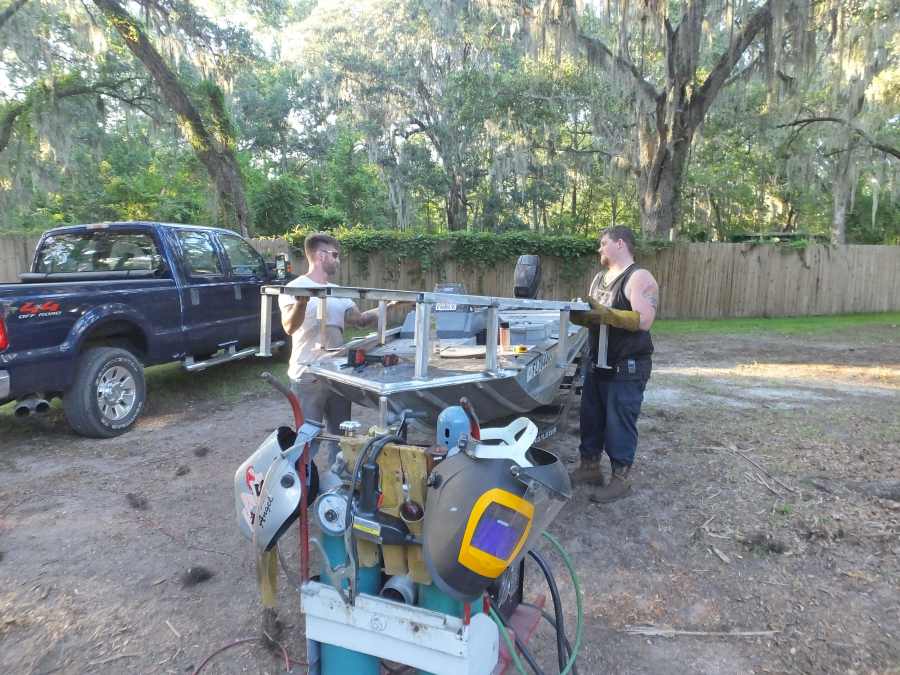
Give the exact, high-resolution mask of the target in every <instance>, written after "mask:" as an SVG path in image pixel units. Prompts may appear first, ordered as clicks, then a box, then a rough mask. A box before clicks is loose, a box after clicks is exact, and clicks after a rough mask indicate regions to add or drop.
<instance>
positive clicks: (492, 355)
mask: <svg viewBox="0 0 900 675" xmlns="http://www.w3.org/2000/svg"><path fill="white" fill-rule="evenodd" d="M499 320H500V315H499V313H498V311H497V305H491V306H490V307H488V310H487V318H486V319H485V328H486V329H487V331H486V334H485V344H484V369H485V370H486V371H488V372H489V373H496V372H497V330H498V327H499V326H498V322H499Z"/></svg>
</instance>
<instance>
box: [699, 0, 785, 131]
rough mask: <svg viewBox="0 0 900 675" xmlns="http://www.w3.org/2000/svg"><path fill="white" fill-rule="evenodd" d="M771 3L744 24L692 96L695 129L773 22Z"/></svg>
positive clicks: (770, 0)
mask: <svg viewBox="0 0 900 675" xmlns="http://www.w3.org/2000/svg"><path fill="white" fill-rule="evenodd" d="M771 3H772V0H768V2H766V4H764V5H763V6H762V7H760V8H759V9H758V10H756V11H755V12H754V13H753V14H752V15H751V16H750V18H749V19H748V21H747V23H745V24H744V27H743V28H741V30H740V32H739V33H738V34H737V35H735V37H734V40H732V42H731V44H730V45H729V46H728V51H726V52H725V53H724V54H722V56H720V57H719V61H718V63H716V66H715V68H713V69H712V72H710V74H709V75H708V76H707V78H706V80H704V82H703V84H702V85H700V88H699V89H698V90H697V91H696V92H695V93H694V94H693V95H692V96H691V99H690V103H689V113H688V119H689V122H690V124H691V127H692V128H693V129H696V128H697V127H698V126H699V125H700V123H701V122H702V121H703V119H704V117H706V113H707V112H708V111H709V108H710V106H711V105H712V104H713V101H714V100H715V99H716V96H718V94H719V92H720V91H721V90H722V87H723V85H724V84H725V82H726V80H727V79H728V76H729V75H730V74H731V71H732V70H733V69H734V66H735V65H736V64H737V62H738V60H739V59H740V58H741V55H742V54H743V53H744V51H745V50H746V49H747V47H749V46H750V43H751V42H753V40H754V39H755V38H756V34H757V33H759V31H761V30H762V29H763V28H765V27H766V26H767V25H768V24H769V23H770V22H771V21H772V12H771V9H770V5H771Z"/></svg>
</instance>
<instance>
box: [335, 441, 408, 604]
mask: <svg viewBox="0 0 900 675" xmlns="http://www.w3.org/2000/svg"><path fill="white" fill-rule="evenodd" d="M401 442H402V441H401V440H400V439H399V438H398V437H397V436H393V435H391V434H384V435H383V436H376V437H375V438H373V439H372V440H371V441H369V442H368V443H366V446H365V447H364V448H363V449H362V450H361V451H360V453H359V457H357V458H356V466H355V467H354V468H353V478H352V479H351V481H350V499H349V501H348V503H347V515H346V516H345V517H344V530H345V537H346V536H349V537H350V542H351V545H350V546H349V549H350V550H349V551H347V555H348V556H349V557H350V560H351V562H352V563H353V569H355V570H356V571H357V574H358V573H359V553H358V552H357V548H356V538H355V537H354V536H353V531H352V530H351V527H352V521H353V493H354V492H356V486H357V484H358V483H359V476H360V474H361V473H362V467H363V464H365V463H366V461H367V460H368V457H369V455H370V454H371V455H372V460H373V461H375V460H377V459H378V455H379V454H381V451H382V450H383V449H384V446H385V445H387V444H388V443H401ZM345 541H346V539H345ZM352 583H353V586H352V587H351V592H353V593H354V594H355V593H356V579H353V581H352Z"/></svg>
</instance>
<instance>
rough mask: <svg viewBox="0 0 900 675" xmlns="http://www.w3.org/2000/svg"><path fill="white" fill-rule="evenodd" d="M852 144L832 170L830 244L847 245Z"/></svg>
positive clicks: (849, 144)
mask: <svg viewBox="0 0 900 675" xmlns="http://www.w3.org/2000/svg"><path fill="white" fill-rule="evenodd" d="M852 154H853V144H852V143H848V144H847V149H846V150H845V151H844V152H842V153H841V157H840V159H839V160H838V161H837V164H836V165H835V168H834V184H833V188H832V190H833V191H832V196H833V197H832V204H833V206H834V210H833V211H832V214H831V243H832V244H846V243H847V213H848V212H849V211H850V193H851V192H852V190H853V186H852V184H851V175H852V173H853V172H852V171H851V170H850V167H851V155H852Z"/></svg>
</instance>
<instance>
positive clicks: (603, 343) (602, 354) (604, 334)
mask: <svg viewBox="0 0 900 675" xmlns="http://www.w3.org/2000/svg"><path fill="white" fill-rule="evenodd" d="M597 333H598V335H597V363H595V364H594V365H595V366H597V367H598V368H606V369H607V370H608V369H609V368H610V367H611V366H610V365H609V364H608V363H607V362H606V350H607V346H608V345H607V343H608V342H609V326H607V325H606V324H603V325H602V326H600V328H599V330H598V331H597Z"/></svg>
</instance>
